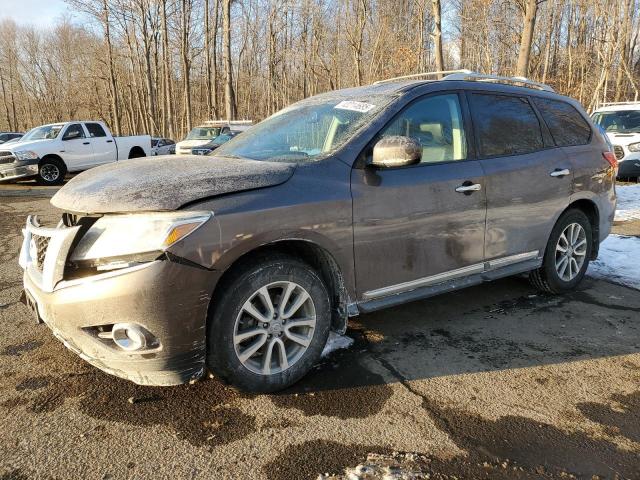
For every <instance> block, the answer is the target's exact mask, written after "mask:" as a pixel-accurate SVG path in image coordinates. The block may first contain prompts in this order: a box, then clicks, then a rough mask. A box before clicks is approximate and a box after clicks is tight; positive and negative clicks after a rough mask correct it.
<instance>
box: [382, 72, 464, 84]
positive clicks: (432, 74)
mask: <svg viewBox="0 0 640 480" xmlns="http://www.w3.org/2000/svg"><path fill="white" fill-rule="evenodd" d="M454 73H466V74H471V73H473V72H472V71H471V70H442V71H436V72H421V73H414V74H411V75H402V76H401V77H393V78H387V79H385V80H378V81H377V82H373V84H374V85H379V84H381V83H387V82H397V81H398V80H410V79H412V78H420V77H435V76H439V75H451V74H454Z"/></svg>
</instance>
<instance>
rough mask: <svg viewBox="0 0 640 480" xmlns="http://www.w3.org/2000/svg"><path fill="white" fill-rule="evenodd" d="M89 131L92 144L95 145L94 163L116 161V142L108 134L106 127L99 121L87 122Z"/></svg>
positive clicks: (86, 125)
mask: <svg viewBox="0 0 640 480" xmlns="http://www.w3.org/2000/svg"><path fill="white" fill-rule="evenodd" d="M84 125H85V127H87V131H88V132H89V138H90V139H91V146H92V147H93V159H92V162H91V163H92V164H93V165H102V164H103V163H109V162H114V161H116V157H117V152H116V143H115V142H114V141H113V138H112V137H111V135H108V134H107V132H106V131H105V129H104V127H103V126H102V125H100V124H99V123H94V122H87V123H85V124H84Z"/></svg>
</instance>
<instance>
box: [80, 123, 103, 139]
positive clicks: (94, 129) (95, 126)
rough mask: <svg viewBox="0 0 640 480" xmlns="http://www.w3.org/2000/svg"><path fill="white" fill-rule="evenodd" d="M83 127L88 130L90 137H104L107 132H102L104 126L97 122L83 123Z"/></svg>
mask: <svg viewBox="0 0 640 480" xmlns="http://www.w3.org/2000/svg"><path fill="white" fill-rule="evenodd" d="M84 126H85V127H87V130H88V131H89V136H90V137H106V136H107V134H106V133H105V132H104V128H102V125H100V124H99V123H85V124H84Z"/></svg>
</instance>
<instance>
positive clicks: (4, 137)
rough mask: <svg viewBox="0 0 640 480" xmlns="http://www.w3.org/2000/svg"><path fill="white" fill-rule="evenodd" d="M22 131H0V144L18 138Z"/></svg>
mask: <svg viewBox="0 0 640 480" xmlns="http://www.w3.org/2000/svg"><path fill="white" fill-rule="evenodd" d="M23 135H24V133H20V132H0V144H3V143H6V142H9V141H16V140H20V138H21V137H22V136H23Z"/></svg>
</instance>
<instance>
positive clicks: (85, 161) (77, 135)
mask: <svg viewBox="0 0 640 480" xmlns="http://www.w3.org/2000/svg"><path fill="white" fill-rule="evenodd" d="M62 147H63V150H62V153H63V158H64V161H65V163H66V165H67V168H68V169H69V171H71V172H73V171H74V170H83V169H85V168H89V167H92V166H93V147H92V146H91V140H90V139H89V138H88V137H87V132H86V131H85V129H84V127H83V126H82V124H81V123H70V124H69V125H67V128H66V129H65V131H64V133H63V134H62Z"/></svg>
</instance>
